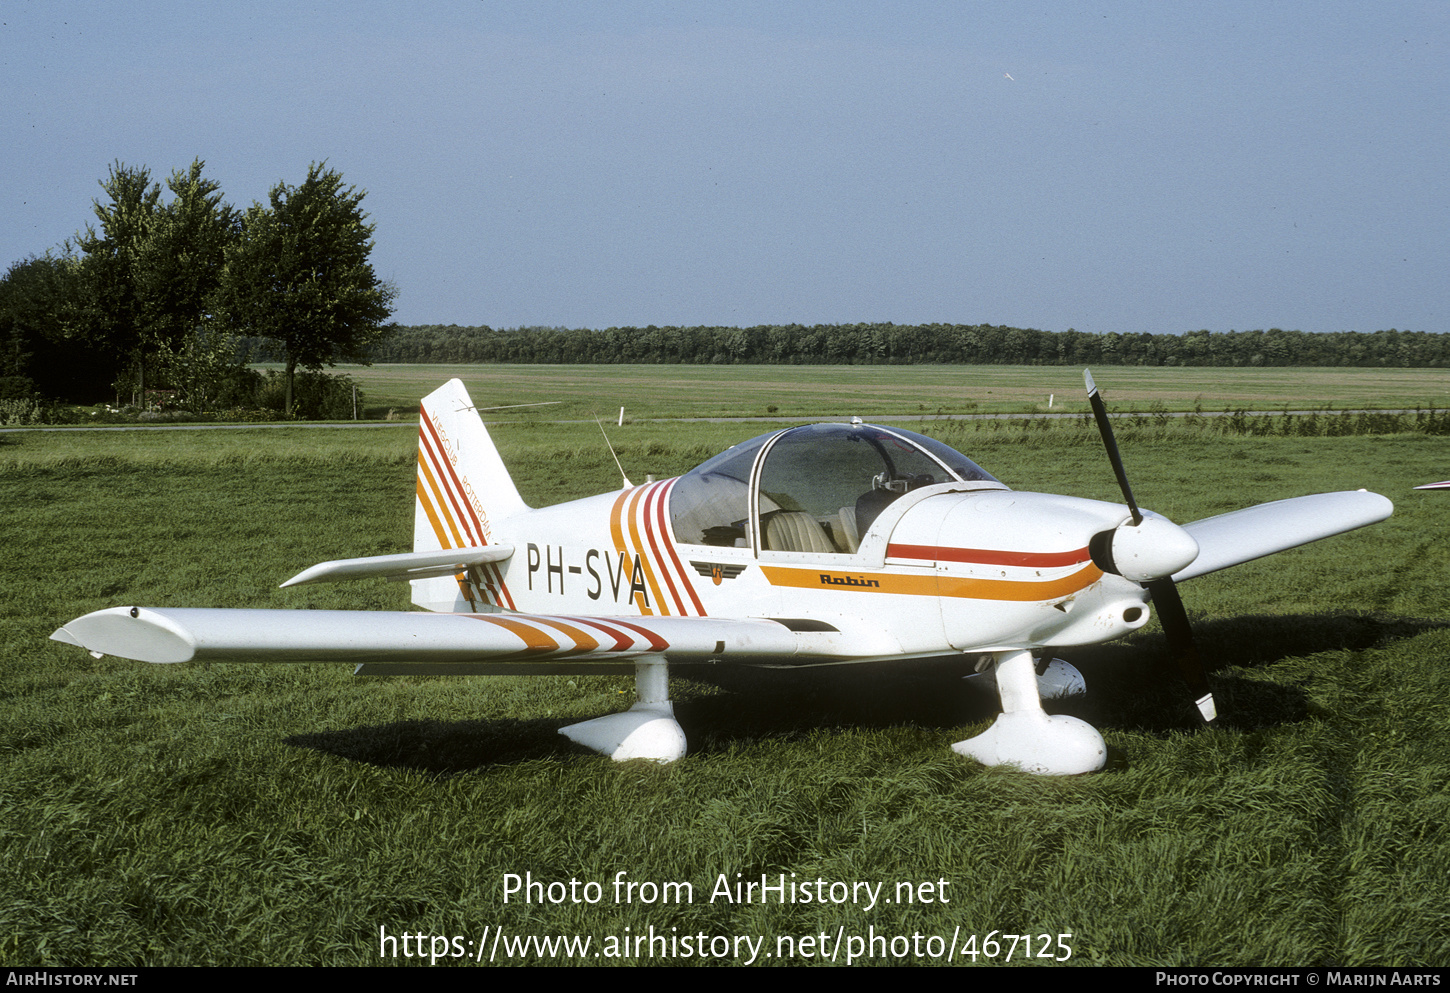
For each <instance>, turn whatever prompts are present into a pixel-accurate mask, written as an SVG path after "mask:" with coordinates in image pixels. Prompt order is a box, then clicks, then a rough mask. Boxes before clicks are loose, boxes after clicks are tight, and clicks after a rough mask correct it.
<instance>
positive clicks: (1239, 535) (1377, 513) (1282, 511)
mask: <svg viewBox="0 0 1450 993" xmlns="http://www.w3.org/2000/svg"><path fill="white" fill-rule="evenodd" d="M1394 509H1395V505H1394V504H1393V503H1391V502H1390V501H1389V500H1388V499H1386V498H1385V497H1382V496H1380V495H1379V494H1378V493H1370V492H1368V491H1366V490H1352V491H1345V492H1341V493H1316V494H1314V495H1313V496H1302V497H1294V498H1293V499H1291V500H1276V501H1274V502H1273V503H1261V504H1259V505H1257V506H1254V507H1246V508H1245V509H1243V510H1235V511H1233V512H1232V513H1229V514H1220V515H1219V516H1218V517H1207V518H1204V519H1203V520H1201V521H1194V522H1193V523H1192V524H1185V525H1183V530H1185V531H1187V532H1188V533H1189V534H1190V535H1192V536H1193V539H1194V540H1195V541H1197V542H1198V558H1196V559H1194V560H1193V562H1192V564H1190V565H1189V566H1188V567H1187V568H1185V569H1183V570H1182V571H1181V572H1177V573H1174V575H1173V579H1174V581H1176V582H1182V581H1183V580H1185V579H1192V578H1194V577H1195V576H1202V575H1204V574H1206V573H1210V572H1217V571H1218V570H1219V569H1226V568H1228V567H1229V566H1231V565H1239V564H1240V563H1243V562H1251V561H1253V560H1254V559H1258V558H1263V557H1264V556H1265V555H1272V554H1274V553H1275V552H1282V551H1284V550H1285V549H1289V548H1294V547H1297V546H1299V545H1307V544H1308V543H1309V542H1311V541H1318V540H1319V539H1321V538H1328V537H1330V536H1331V535H1336V534H1343V533H1344V532H1345V531H1353V530H1354V529H1355V528H1362V527H1364V526H1365V525H1367V524H1375V523H1377V522H1379V521H1382V520H1384V519H1385V518H1387V517H1389V516H1390V514H1391V513H1393V512H1394Z"/></svg>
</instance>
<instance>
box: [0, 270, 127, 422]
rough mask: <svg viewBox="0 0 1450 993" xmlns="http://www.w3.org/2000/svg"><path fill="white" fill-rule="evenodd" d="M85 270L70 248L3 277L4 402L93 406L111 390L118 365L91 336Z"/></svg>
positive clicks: (0, 378) (0, 376)
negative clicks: (54, 400) (85, 314)
mask: <svg viewBox="0 0 1450 993" xmlns="http://www.w3.org/2000/svg"><path fill="white" fill-rule="evenodd" d="M79 270H80V259H79V258H77V257H76V255H75V254H74V253H73V252H72V251H71V247H70V245H69V243H67V244H65V245H62V246H61V250H60V252H59V253H58V254H57V253H55V252H49V251H48V252H46V253H45V254H43V255H33V256H31V257H30V258H28V259H23V260H22V261H20V262H16V263H15V264H14V265H12V266H11V267H10V269H9V271H7V272H6V273H5V275H4V276H3V277H0V398H3V397H9V396H16V397H19V396H31V395H33V394H35V393H39V394H41V395H44V396H47V397H65V398H68V399H85V400H89V399H92V398H93V397H94V395H95V394H96V393H97V392H99V391H101V390H104V389H105V388H106V387H107V386H108V385H109V384H110V382H111V379H112V377H113V376H114V374H115V370H114V367H113V365H112V361H111V359H110V357H109V356H108V355H106V354H105V349H104V348H103V347H101V344H100V343H98V342H96V341H94V340H92V339H90V338H89V337H87V336H86V334H85V332H86V324H85V322H84V320H82V311H81V307H82V303H83V301H82V299H81V288H80V278H79Z"/></svg>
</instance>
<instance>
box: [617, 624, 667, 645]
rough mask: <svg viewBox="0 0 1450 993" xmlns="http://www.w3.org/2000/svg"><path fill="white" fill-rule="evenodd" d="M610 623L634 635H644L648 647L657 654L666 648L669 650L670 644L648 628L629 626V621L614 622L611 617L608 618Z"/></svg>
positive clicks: (635, 625)
mask: <svg viewBox="0 0 1450 993" xmlns="http://www.w3.org/2000/svg"><path fill="white" fill-rule="evenodd" d="M610 623H611V624H618V625H619V626H620V627H622V628H624V629H625V630H628V631H633V632H635V633H636V634H642V635H644V638H645V640H646V641H648V642H649V644H650V647H651V648H653V649H654V650H655V651H657V652H662V651H664V650H665V649H666V648H669V647H670V643H669V642H668V641H665V639H663V638H661V637H660V636H659V635H657V634H655V633H654V632H653V631H651V630H650V629H649V628H642V627H640V626H639V625H637V624H631V623H629V621H621V620H615V619H614V618H612V617H611V618H610Z"/></svg>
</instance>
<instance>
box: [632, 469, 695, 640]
mask: <svg viewBox="0 0 1450 993" xmlns="http://www.w3.org/2000/svg"><path fill="white" fill-rule="evenodd" d="M663 491H664V484H663V483H655V484H653V485H652V486H650V488H649V492H648V493H646V494H645V498H644V508H643V509H642V510H641V511H640V520H641V522H642V523H643V524H644V536H645V539H646V540H647V541H648V542H649V549H650V552H651V557H652V558H653V559H654V561H655V562H656V563H657V564H658V565H659V566H660V570H659V571H660V575H662V576H664V578H665V585H666V586H667V587H669V590H670V598H671V599H672V600H674V601H675V613H677V614H683V613H685V601H684V600H682V599H681V598H680V593H679V591H678V590H676V589H675V580H674V577H673V576H671V575H670V569H669V563H668V562H666V561H664V557H663V556H662V555H660V546H659V543H658V542H657V541H655V528H654V523H653V522H652V521H651V520H650V514H651V506H650V505H651V504H659V503H660V502H661V500H660V496H661V494H662V493H663ZM677 565H678V563H677Z"/></svg>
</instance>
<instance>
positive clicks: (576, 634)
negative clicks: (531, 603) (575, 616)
mask: <svg viewBox="0 0 1450 993" xmlns="http://www.w3.org/2000/svg"><path fill="white" fill-rule="evenodd" d="M530 620H532V621H533V622H534V623H535V624H547V625H549V627H551V628H555V629H557V630H559V631H562V632H564V633H565V634H567V635H568V636H569V637H570V638H573V639H574V645H575V647H574V649H573V650H572V651H570V652H568V653H567V654H570V655H572V654H574V652H592V651H594V649H596V648H598V647H599V642H598V641H597V640H595V639H594V638H593V637H591V636H590V635H588V634H586V633H584V632H583V631H581V630H579V629H578V628H576V627H574V625H572V624H565V623H564V622H563V621H556V620H554V619H553V618H551V617H532V618H530Z"/></svg>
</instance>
